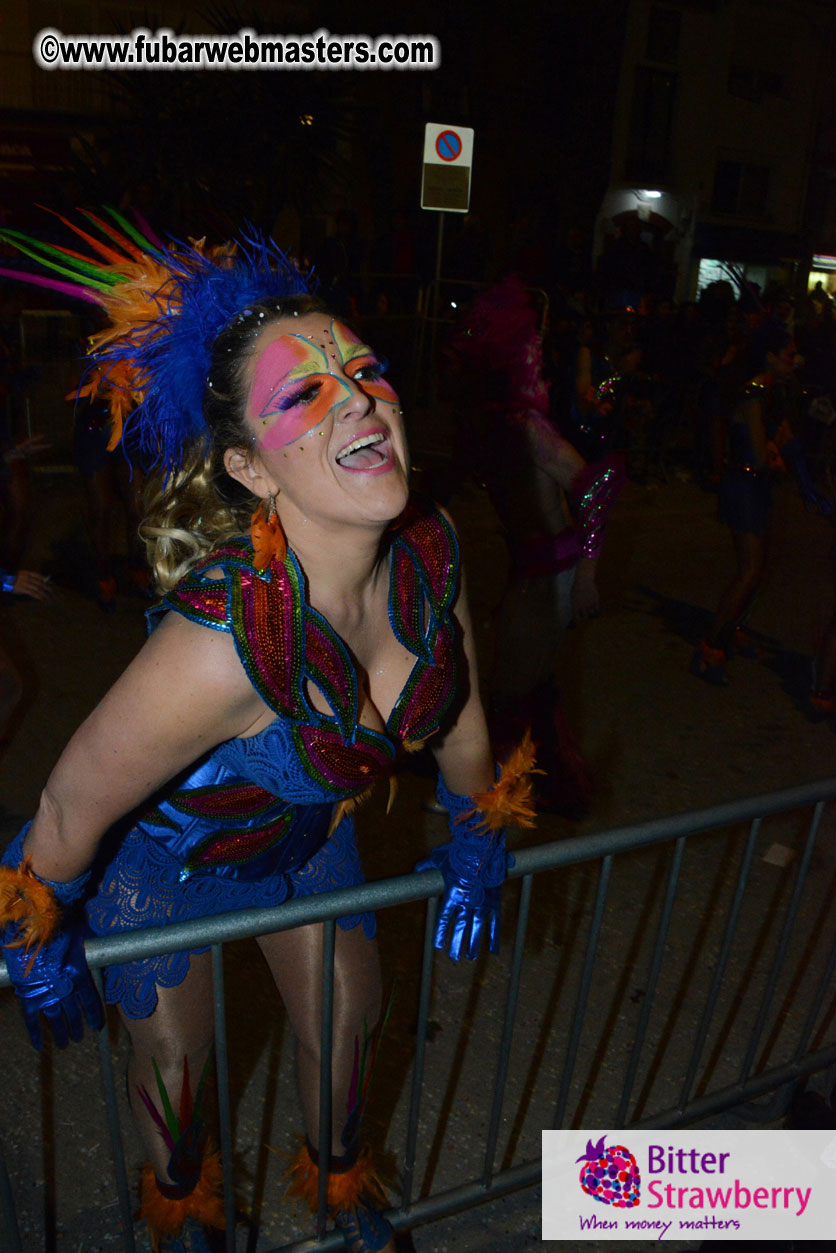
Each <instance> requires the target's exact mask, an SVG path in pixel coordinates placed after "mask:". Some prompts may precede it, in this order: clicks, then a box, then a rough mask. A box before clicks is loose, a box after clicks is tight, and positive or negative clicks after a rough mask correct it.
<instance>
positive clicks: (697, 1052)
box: [679, 818, 761, 1109]
mask: <svg viewBox="0 0 836 1253" xmlns="http://www.w3.org/2000/svg"><path fill="white" fill-rule="evenodd" d="M760 829H761V819H760V818H755V819H753V821H752V823H751V824H750V827H749V835H748V838H747V840H746V847H745V849H744V850H743V857H742V858H741V861H740V869H739V870H738V873H737V884H736V885H735V890H734V897H733V898H732V903H731V905H730V906H729V913H728V917H727V919H726V926H725V930H724V932H723V942H722V944H721V946H720V954H719V957H718V958H717V965H716V967H715V968H714V976H713V978H712V980H711V987H710V989H709V992H708V998H707V1000H706V1003H705V1009H704V1010H703V1012H702V1016H701V1018H700V1025H699V1027H698V1028H697V1037H696V1040H695V1042H694V1047H693V1050H692V1052H691V1057H690V1060H689V1062H688V1069H687V1071H686V1073H685V1081H684V1083H683V1085H682V1091H681V1093H680V1097H679V1107H680V1109H684V1108H685V1106H686V1105H687V1104H688V1101H689V1099H690V1096H691V1088H692V1087H693V1085H694V1080H695V1078H696V1076H697V1067H698V1066H699V1063H700V1057H701V1056H702V1051H703V1048H704V1046H705V1041H706V1038H707V1036H708V1031H709V1028H710V1026H711V1020H712V1018H713V1017H714V1010H715V1008H716V1005H717V998H718V996H719V995H720V986H721V984H722V982H723V976H724V975H725V973H726V966H727V964H728V960H729V954H730V952H731V945H732V940H733V938H734V933H735V931H736V929H737V920H738V918H739V916H740V907H741V905H742V903H743V895H744V893H745V891H746V884H747V883H748V881H749V871H750V870H751V868H752V858H753V856H754V852H755V845H756V844H757V842H758V836H759V835H760Z"/></svg>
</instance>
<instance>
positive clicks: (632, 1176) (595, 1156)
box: [575, 1136, 641, 1209]
mask: <svg viewBox="0 0 836 1253" xmlns="http://www.w3.org/2000/svg"><path fill="white" fill-rule="evenodd" d="M577 1162H583V1166H581V1173H580V1184H581V1187H582V1188H583V1190H584V1192H586V1194H587V1195H588V1196H591V1197H592V1199H593V1200H595V1201H600V1202H601V1204H602V1205H614V1206H615V1208H616V1209H632V1208H633V1206H634V1205H638V1203H639V1194H640V1192H641V1174H640V1172H639V1168H638V1166H637V1165H636V1159H635V1157H633V1154H632V1153H631V1152H630V1150H629V1149H627V1148H625V1147H624V1145H623V1144H610V1145H609V1146H608V1145H607V1137H606V1136H601V1139H600V1140H599V1141H598V1143H597V1144H593V1143H592V1141H591V1140H587V1142H586V1152H585V1153H584V1154H583V1156H582V1157H579V1158H578V1159H577ZM577 1162H576V1163H575V1164H576V1165H577Z"/></svg>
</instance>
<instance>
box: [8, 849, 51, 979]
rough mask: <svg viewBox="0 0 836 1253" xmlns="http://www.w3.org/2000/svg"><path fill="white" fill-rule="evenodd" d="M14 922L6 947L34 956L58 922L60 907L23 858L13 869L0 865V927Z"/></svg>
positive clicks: (27, 860)
mask: <svg viewBox="0 0 836 1253" xmlns="http://www.w3.org/2000/svg"><path fill="white" fill-rule="evenodd" d="M9 923H14V924H16V926H17V935H16V936H15V938H14V939H13V940H8V941H7V942H6V947H7V948H22V949H24V950H25V952H27V953H31V954H32V960H33V961H34V959H35V958H36V957H37V955H38V953H39V952H40V950H41V948H42V947H43V946H44V944H48V943H49V941H50V940H51V939H53V937H54V936H55V934H56V932H57V931H58V928H59V926H60V925H61V908H60V906H59V904H58V902H57V901H56V899H55V895H54V893H53V891H52V888H50V887H48V886H47V884H46V883H43V882H41V880H40V879H39V878H38V876H37V875H36V874H35V872H34V870H33V869H32V867H31V866H30V865H29V858H28V857H27V858H24V860H23V861H22V862H21V863H20V865H19V866H18V867H17V869H16V870H13V869H12V868H11V866H0V926H6V925H8V924H9Z"/></svg>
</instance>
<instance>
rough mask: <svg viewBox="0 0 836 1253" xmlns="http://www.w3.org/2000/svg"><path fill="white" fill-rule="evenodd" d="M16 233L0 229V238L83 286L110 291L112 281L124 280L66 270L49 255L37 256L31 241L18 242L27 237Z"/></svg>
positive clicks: (122, 280) (39, 262)
mask: <svg viewBox="0 0 836 1253" xmlns="http://www.w3.org/2000/svg"><path fill="white" fill-rule="evenodd" d="M18 233H19V232H17V231H10V230H4V231H0V239H5V240H6V241H7V242H8V243H10V244H11V245H12V246H13V247H14V248H17V250H18V252H22V253H23V254H24V256H27V257H31V258H32V260H33V261H37V262H38V264H39V265H45V266H47V267H48V268H49V269H50V270H56V271H57V272H58V273H59V274H64V275H65V276H66V277H67V278H71V279H73V281H74V282H76V283H82V285H83V286H85V287H95V288H98V290H99V291H110V289H111V287H112V286H113V284H114V282H124V281H125V280H124V279H114V280H111V281H110V282H102V281H100V280H99V279H94V278H91V279H83V278H82V275H81V274H79V273H77V272H76V271H75V270H68V269H67V267H66V266H65V265H58V264H57V262H55V261H50V259H49V257H42V256H39V254H38V253H37V252H36V251H35V248H34V247H33V246H32V244H33V241H30V240H27V242H26V243H21V242H20V241H21V239H23V240H26V239H27V237H26V236H25V235H21V236H20V238H18V239H16V238H14V236H16V235H18ZM37 246H41V245H37Z"/></svg>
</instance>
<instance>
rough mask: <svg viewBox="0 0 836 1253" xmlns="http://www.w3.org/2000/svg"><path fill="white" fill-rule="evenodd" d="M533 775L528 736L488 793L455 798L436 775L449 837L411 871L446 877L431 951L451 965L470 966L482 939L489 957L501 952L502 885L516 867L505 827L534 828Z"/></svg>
mask: <svg viewBox="0 0 836 1253" xmlns="http://www.w3.org/2000/svg"><path fill="white" fill-rule="evenodd" d="M534 773H538V774H539V773H541V772H540V771H536V770H535V760H534V745H533V744H532V741H531V735H530V733H526V736H525V738H524V740H523V742H522V744H520V746H519V747H518V748H516V749H515V750H514V752H513V753H512V754H511V756H510V757H509V758H508V761H507V762H506V763H505V765H504V766H502V767H501V769H498V770H497V780H496V782H495V783H494V785H493V787H492V788H490V790H489V791H487V792H479V793H474V795H472V796H461V795H457V794H456V793H455V792H451V791H450V789H449V788H448V787H447V786H446V784H445V783H444V780H443V779H442V778H441V776H439V779H438V787H437V790H436V795H437V797H438V801H439V804H441V805H443V806H444V808H445V809H446V810H447V813H448V815H449V822H450V834H451V835H452V837H453V838H452V839H451V841H450V842H449V844H442V845H440V847H439V848H436V849H434V850H433V851H432V853H430V855H429V857H426V858H424V860H423V861H420V862H419V863H418V865H417V866H416V867H415V869H416V870H440V871H441V874H442V876H443V878H444V894H443V897H442V900H441V909H440V911H439V916H438V923H437V925H436V931H435V947H436V948H438V949H446V950H447V951H448V952H449V954H450V956H451V957H452V959H453V961H458V960H459V958H460V957H461V956H462V953H464V955H465V956H466V957H468V958H469V959H470V960H471V961H473V960H474V959H475V958H476V957H477V956H478V954H479V949H480V946H481V943H482V937H483V935H485V934H487V938H488V948H489V950H490V952H492V953H495V952H497V951H498V949H499V922H500V907H501V896H502V885H503V883H504V882H505V878H506V875H507V873H508V870H509V868H510V867H511V866H513V864H514V858H513V856H512V855H511V854H510V853H508V852H507V851H506V848H505V827H506V825H513V826H519V827H533V826H534V817H535V811H534V805H533V801H532V791H533V789H532V782H531V775H532V774H534Z"/></svg>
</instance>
